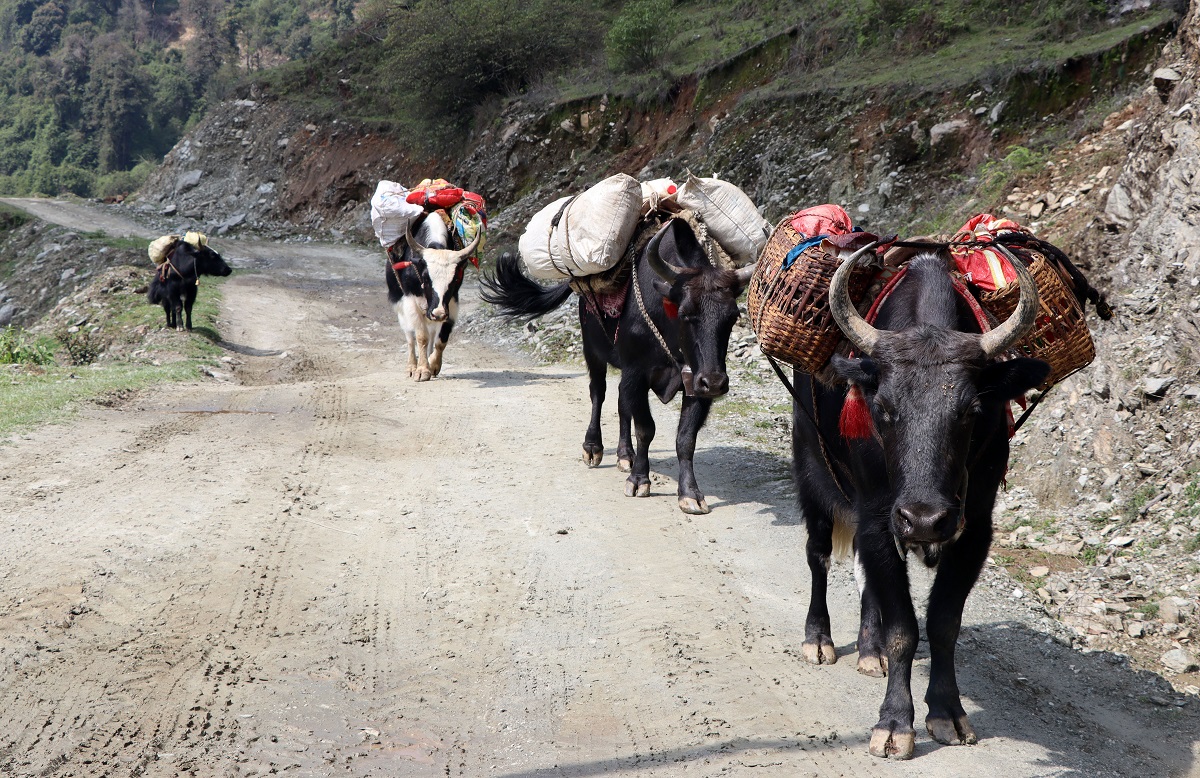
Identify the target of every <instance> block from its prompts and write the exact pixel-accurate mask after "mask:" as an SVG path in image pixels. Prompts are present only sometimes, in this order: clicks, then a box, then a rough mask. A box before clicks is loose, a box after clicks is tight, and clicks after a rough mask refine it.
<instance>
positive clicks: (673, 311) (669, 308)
mask: <svg viewBox="0 0 1200 778" xmlns="http://www.w3.org/2000/svg"><path fill="white" fill-rule="evenodd" d="M663 310H664V311H666V313H667V318H668V319H678V318H679V306H678V305H676V304H675V303H673V302H671V301H670V300H668V299H667V298H665V297H664V298H663Z"/></svg>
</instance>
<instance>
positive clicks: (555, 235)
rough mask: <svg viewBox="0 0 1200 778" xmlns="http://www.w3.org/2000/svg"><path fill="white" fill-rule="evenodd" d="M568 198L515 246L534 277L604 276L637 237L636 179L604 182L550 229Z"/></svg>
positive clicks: (533, 223)
mask: <svg viewBox="0 0 1200 778" xmlns="http://www.w3.org/2000/svg"><path fill="white" fill-rule="evenodd" d="M570 199H571V198H569V197H563V198H560V199H558V200H555V201H554V202H553V203H551V204H550V205H548V206H546V207H545V208H543V209H542V210H540V211H538V212H537V214H535V215H534V217H533V218H532V219H530V220H529V225H528V226H527V227H526V228H525V232H524V234H522V235H521V239H520V241H518V243H517V246H518V248H519V249H520V252H521V259H522V260H524V262H525V269H526V271H527V272H528V273H529V275H531V276H533V277H534V278H540V279H542V280H544V281H561V280H562V279H564V278H570V277H572V276H589V275H594V274H596V273H603V272H604V271H605V270H608V269H609V268H611V267H612V266H613V265H615V264H616V263H617V262H618V261H619V260H620V259H621V257H622V256H623V255H624V253H625V249H626V247H628V245H629V241H630V239H631V238H632V237H633V231H634V229H635V228H636V227H637V222H638V218H639V217H640V216H641V208H642V187H641V185H640V184H638V182H637V179H635V178H633V177H632V176H627V175H625V174H624V173H618V174H617V175H615V176H612V177H610V178H606V179H604V180H603V181H601V182H600V183H598V184H596V185H595V186H593V187H592V188H590V189H588V190H587V191H586V192H584V193H583V194H580V195H579V196H578V197H576V198H575V199H574V200H573V201H572V202H571V204H570V205H568V206H567V208H566V210H565V211H563V214H562V217H561V218H560V219H559V221H558V226H557V227H552V226H551V222H552V221H553V220H554V217H555V216H557V215H558V212H559V211H560V210H561V209H562V207H563V204H564V203H566V202H567V201H568V200H570Z"/></svg>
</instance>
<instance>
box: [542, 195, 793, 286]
mask: <svg viewBox="0 0 1200 778" xmlns="http://www.w3.org/2000/svg"><path fill="white" fill-rule="evenodd" d="M679 214H689V216H688V218H690V219H691V220H692V221H694V222H695V224H694V226H695V227H697V228H699V229H700V230H701V237H702V242H703V243H705V244H706V247H707V249H708V251H709V258H710V260H711V261H712V263H713V264H714V265H716V266H725V265H727V264H728V265H730V266H731V267H734V268H738V267H745V266H747V265H749V264H752V263H753V262H754V261H755V259H756V258H757V257H758V252H759V250H761V249H762V247H763V245H764V244H765V243H766V240H767V236H768V235H769V234H770V224H769V223H768V222H767V221H766V220H764V219H763V218H762V216H761V215H759V213H758V207H757V206H755V205H754V202H753V201H752V200H751V199H750V198H749V197H748V196H747V195H746V193H745V192H743V191H742V190H741V189H739V188H738V187H737V186H736V185H735V184H731V183H729V182H728V181H721V180H720V179H716V178H697V177H696V176H692V175H689V176H688V179H687V181H685V182H684V183H683V185H682V186H680V185H678V184H676V183H675V182H674V181H673V180H672V179H670V178H657V179H654V180H652V181H644V182H642V183H638V182H637V181H636V180H634V179H633V178H632V177H631V176H627V175H625V174H618V175H616V176H612V177H611V178H607V179H605V180H604V181H601V182H600V183H599V184H596V185H595V186H593V187H592V188H591V189H588V190H587V191H586V192H583V193H582V194H579V195H576V196H574V197H563V198H560V199H559V200H556V201H554V202H553V203H551V204H550V205H548V206H546V207H545V208H543V209H542V210H541V211H539V212H538V213H537V214H536V215H535V216H534V217H533V219H531V220H530V222H529V226H528V227H527V228H526V230H525V233H524V234H523V235H522V236H521V240H520V251H521V258H522V259H523V260H524V262H525V268H526V271H527V272H528V273H529V275H531V276H533V277H534V278H539V279H541V280H544V281H561V280H562V279H564V278H578V277H580V276H591V275H598V274H601V273H605V272H607V271H609V270H611V269H612V268H613V267H614V266H615V265H617V264H618V263H619V262H620V260H621V258H622V256H624V253H625V247H626V246H627V245H628V244H629V241H630V238H631V236H632V235H633V233H634V231H635V228H636V226H637V224H638V221H639V219H645V218H649V217H652V216H655V215H659V216H666V217H670V216H673V215H679ZM709 239H711V242H710V240H709ZM713 243H715V244H716V245H715V246H714V245H712V244H713Z"/></svg>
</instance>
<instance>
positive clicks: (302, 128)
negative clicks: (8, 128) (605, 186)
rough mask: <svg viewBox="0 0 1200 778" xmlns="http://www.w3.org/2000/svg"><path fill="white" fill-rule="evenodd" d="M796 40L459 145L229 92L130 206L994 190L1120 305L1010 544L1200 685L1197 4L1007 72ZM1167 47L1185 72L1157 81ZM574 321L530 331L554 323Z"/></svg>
mask: <svg viewBox="0 0 1200 778" xmlns="http://www.w3.org/2000/svg"><path fill="white" fill-rule="evenodd" d="M795 34H796V33H795V32H788V33H784V34H781V35H779V36H777V37H776V38H773V39H771V40H768V41H765V42H764V43H762V44H761V45H759V46H757V47H754V48H752V49H750V50H748V51H746V52H743V54H742V55H740V56H739V57H737V58H736V59H735V60H733V61H731V62H729V63H727V64H726V65H724V66H722V67H719V68H714V69H712V70H710V71H707V72H704V73H701V74H697V75H696V76H694V77H691V78H688V79H683V80H681V81H679V82H678V83H676V85H675V87H674V90H673V91H672V92H671V93H670V94H669V95H667V96H666V97H665V98H664V99H663V100H661V101H659V102H655V103H652V104H650V105H646V104H642V103H639V102H638V101H636V100H632V99H627V98H622V97H620V96H618V95H614V94H609V95H599V96H594V97H588V98H581V99H578V100H573V101H568V102H564V103H560V104H557V105H551V106H546V105H539V104H536V103H535V102H534V101H533V100H531V99H528V98H526V99H520V100H514V101H512V102H511V103H509V104H508V105H507V106H506V108H505V109H504V110H503V111H502V112H501V113H500V115H499V117H498V118H497V119H496V120H495V121H494V122H493V123H492V124H491V125H489V126H488V127H486V128H484V129H482V130H480V131H479V132H478V133H477V134H476V135H475V136H474V137H473V138H472V141H471V144H470V146H469V148H468V149H467V150H466V151H465V152H464V153H463V155H462V157H461V158H460V159H457V160H432V159H425V158H422V157H421V156H420V155H414V154H412V153H407V152H406V151H405V150H404V149H403V148H402V147H401V146H400V145H399V144H397V143H396V142H395V140H393V139H392V138H390V137H389V136H388V135H387V134H386V133H382V132H380V131H379V130H378V129H371V128H368V127H364V126H360V125H356V124H349V123H345V122H340V121H338V122H335V121H330V122H314V121H310V120H309V119H308V118H307V116H306V114H305V112H304V111H303V110H301V109H298V108H294V107H289V106H287V105H284V104H282V103H281V102H279V101H277V100H274V99H272V98H270V97H269V96H265V95H258V96H255V97H254V99H248V100H240V101H235V102H232V103H228V104H226V106H225V107H224V109H223V110H222V111H220V112H217V113H214V114H213V115H212V116H210V117H209V119H207V120H206V121H205V122H204V123H202V124H201V126H200V127H198V128H197V130H196V131H195V132H194V133H192V135H190V136H189V138H188V139H186V140H185V141H184V142H182V143H181V144H180V145H179V146H177V147H176V148H175V149H174V150H173V151H172V152H171V154H169V155H168V157H167V159H166V161H165V163H164V165H163V167H162V168H161V169H160V170H159V172H158V173H156V174H155V176H153V177H152V179H151V180H150V182H149V183H148V184H147V186H146V187H145V188H144V189H143V190H142V193H141V197H140V200H139V201H138V202H137V203H135V207H139V208H142V209H144V210H145V211H147V213H157V214H160V215H161V217H162V219H163V221H162V224H163V225H164V229H165V228H167V227H172V228H176V227H178V226H181V225H191V224H200V225H202V226H204V227H206V228H207V229H209V230H210V231H212V232H217V233H222V232H225V231H228V230H240V229H245V228H250V229H253V230H256V231H259V232H262V233H265V234H267V235H270V236H274V237H282V236H284V235H288V234H292V233H300V232H308V233H310V234H315V233H320V234H323V235H333V236H334V237H335V238H339V239H340V238H346V239H348V240H364V241H367V242H370V241H371V240H372V238H371V236H370V232H369V223H368V221H367V200H368V199H369V196H370V193H371V191H372V189H373V187H374V184H375V182H376V181H377V180H378V179H380V178H394V179H399V180H403V181H411V180H414V179H416V178H419V177H422V176H424V175H428V174H446V173H449V176H448V177H450V178H453V179H454V180H456V181H458V182H461V183H462V184H464V185H466V186H469V187H472V188H475V189H478V190H479V191H482V192H484V193H485V194H487V195H488V196H489V198H490V202H491V203H492V206H493V211H494V219H493V224H492V234H491V239H492V246H493V247H496V248H505V247H507V246H511V244H512V243H514V242H515V237H516V235H517V234H519V231H520V229H521V228H522V227H523V224H524V221H525V219H526V218H527V217H528V215H529V214H530V213H532V212H533V211H534V210H535V209H537V208H538V207H540V206H542V205H543V204H545V203H546V202H548V201H549V200H551V199H553V198H554V197H556V196H558V195H559V194H560V193H562V192H566V191H573V190H576V189H578V188H579V187H581V186H583V185H585V184H587V183H589V182H593V181H595V180H597V179H599V178H600V177H602V176H604V175H608V174H610V173H612V172H615V171H625V172H630V173H633V174H637V175H640V176H642V177H651V176H657V175H674V176H680V175H682V174H683V172H684V171H685V170H687V169H692V170H694V171H696V172H698V173H704V174H709V173H713V172H716V173H719V174H720V175H722V176H723V177H726V178H729V179H731V180H733V181H735V182H737V183H738V184H740V185H741V186H743V187H744V188H745V189H746V190H747V191H748V192H749V193H750V194H751V195H752V196H753V197H754V198H755V199H756V201H757V202H759V203H761V204H763V206H764V209H765V213H766V215H767V217H768V218H769V219H772V220H774V219H777V218H779V217H780V216H782V215H783V214H784V213H786V212H788V211H790V210H794V209H795V208H797V207H802V206H806V205H812V204H816V203H820V202H829V201H832V202H839V203H841V204H843V205H845V206H846V207H847V208H848V209H849V210H850V211H851V213H852V214H853V215H854V216H855V217H856V219H857V220H858V222H859V223H860V224H862V225H864V226H866V227H868V228H875V229H878V230H880V231H900V232H906V233H910V234H911V233H914V232H926V231H932V232H940V231H950V230H953V229H954V228H956V227H957V226H958V225H960V224H961V223H962V222H963V221H964V220H965V218H966V217H967V216H968V215H970V214H971V213H974V212H976V211H978V210H981V209H985V208H997V209H1000V210H1002V212H1003V213H1006V214H1008V215H1011V216H1013V217H1014V218H1017V219H1019V220H1021V221H1023V222H1025V223H1026V224H1029V225H1030V226H1031V227H1033V228H1034V229H1035V230H1036V231H1037V232H1038V233H1039V234H1040V235H1042V236H1043V237H1047V238H1049V239H1051V240H1053V241H1054V242H1056V243H1058V244H1059V245H1061V246H1062V247H1063V248H1065V249H1067V250H1068V252H1070V253H1071V254H1072V255H1073V256H1074V258H1075V259H1076V261H1077V262H1078V264H1079V265H1080V266H1081V267H1083V268H1084V269H1085V270H1087V272H1088V273H1089V274H1090V275H1091V277H1092V278H1093V280H1094V281H1095V282H1096V283H1097V285H1098V286H1100V287H1102V288H1103V289H1104V290H1105V291H1106V292H1107V293H1108V294H1109V297H1110V299H1111V300H1112V302H1113V303H1114V305H1115V307H1116V309H1117V319H1116V320H1115V321H1113V322H1111V323H1100V322H1099V321H1098V320H1096V319H1095V318H1094V317H1093V318H1092V324H1093V331H1094V333H1095V335H1096V340H1097V348H1098V357H1097V360H1096V362H1095V363H1094V364H1093V365H1092V366H1091V367H1090V368H1088V369H1087V370H1085V371H1083V372H1081V373H1080V374H1078V375H1076V376H1074V377H1072V378H1070V379H1068V380H1067V381H1065V382H1063V383H1062V384H1060V385H1059V386H1058V387H1056V388H1055V389H1054V391H1053V392H1052V393H1051V394H1050V395H1049V396H1048V397H1047V399H1046V401H1045V402H1044V403H1043V404H1042V405H1041V406H1040V408H1039V409H1038V411H1037V413H1036V414H1035V416H1034V417H1033V420H1032V421H1031V423H1030V425H1029V426H1028V427H1027V428H1026V430H1027V431H1026V432H1023V433H1022V435H1021V436H1020V437H1019V438H1018V440H1017V446H1018V447H1017V449H1016V454H1015V456H1014V465H1013V475H1012V477H1011V479H1010V480H1011V483H1012V484H1013V488H1011V489H1010V490H1009V492H1008V493H1007V494H1006V495H1005V497H1004V499H1003V501H1002V506H1001V507H1002V509H1001V510H1000V511H999V512H998V514H997V516H998V522H999V524H1000V528H1001V533H1000V536H999V538H998V544H997V545H998V548H997V550H996V554H995V556H994V559H995V561H996V562H997V563H998V564H1000V565H1003V566H1005V567H1007V568H1008V569H1009V571H1010V572H1011V573H1012V574H1013V575H1014V577H1015V578H1016V579H1017V580H1018V581H1019V582H1021V583H1022V584H1023V585H1024V586H1025V587H1027V590H1026V592H1027V593H1026V595H1024V596H1028V597H1030V599H1031V600H1033V601H1035V603H1040V604H1041V606H1038V605H1035V607H1045V608H1046V609H1047V611H1048V612H1049V613H1050V614H1051V615H1054V616H1055V617H1057V618H1059V619H1061V620H1063V621H1065V622H1066V623H1067V624H1069V625H1071V626H1072V627H1073V628H1074V630H1075V636H1076V641H1077V643H1078V644H1079V645H1083V646H1089V647H1094V648H1112V649H1116V650H1120V651H1123V652H1130V653H1133V654H1134V655H1135V656H1136V657H1137V659H1138V660H1139V662H1141V663H1142V664H1143V666H1148V667H1152V668H1154V669H1156V670H1158V671H1164V670H1165V671H1167V672H1168V674H1169V675H1170V677H1172V679H1173V680H1174V682H1175V683H1176V684H1177V686H1179V687H1180V688H1184V687H1191V688H1195V686H1196V685H1197V684H1198V683H1200V676H1198V675H1197V674H1196V673H1194V672H1190V671H1187V668H1188V667H1190V666H1191V665H1192V664H1194V662H1193V661H1192V660H1191V659H1190V658H1189V656H1190V655H1189V654H1188V652H1189V651H1190V646H1191V641H1192V635H1191V631H1192V630H1194V629H1196V628H1197V618H1198V616H1197V611H1198V610H1200V609H1197V608H1196V606H1195V603H1196V596H1197V589H1198V588H1200V583H1198V580H1197V574H1198V573H1200V554H1198V551H1200V518H1198V517H1197V514H1198V513H1200V508H1198V507H1197V505H1196V503H1197V501H1198V500H1200V481H1197V480H1196V475H1195V471H1196V470H1197V456H1198V455H1200V450H1198V449H1197V447H1196V446H1194V445H1193V441H1195V440H1196V439H1197V437H1200V414H1197V412H1196V408H1195V406H1194V402H1193V401H1194V398H1195V397H1196V396H1197V395H1198V394H1200V390H1197V389H1196V388H1195V386H1194V384H1197V383H1200V375H1198V373H1197V360H1196V358H1195V355H1194V354H1193V353H1192V347H1191V346H1190V344H1191V343H1192V342H1194V336H1195V335H1197V334H1200V329H1198V328H1197V323H1196V322H1195V321H1194V314H1195V313H1196V310H1197V308H1198V304H1197V303H1195V302H1194V301H1193V299H1192V291H1193V289H1194V286H1195V284H1197V283H1200V281H1198V280H1197V278H1198V277H1200V253H1198V251H1200V250H1197V249H1196V248H1195V246H1197V245H1200V242H1198V241H1197V240H1196V237H1197V236H1196V234H1195V230H1196V225H1195V221H1194V219H1193V218H1192V216H1191V214H1193V213H1194V212H1195V208H1196V199H1197V197H1198V196H1200V194H1198V192H1197V190H1196V189H1195V187H1194V183H1193V182H1194V171H1195V166H1196V161H1197V160H1196V154H1197V152H1196V142H1195V139H1196V136H1195V131H1196V128H1195V121H1196V119H1195V112H1194V110H1193V108H1192V105H1191V100H1192V97H1193V94H1194V88H1195V87H1194V80H1193V78H1194V77H1193V76H1192V74H1194V73H1195V72H1197V65H1198V64H1200V63H1198V62H1197V45H1196V34H1197V19H1196V11H1195V10H1193V11H1192V12H1191V13H1190V15H1189V16H1188V17H1187V18H1186V20H1185V21H1184V23H1183V25H1182V27H1181V28H1180V29H1179V31H1178V33H1177V35H1178V37H1174V36H1175V34H1176V33H1174V32H1173V20H1171V19H1170V18H1169V17H1168V16H1166V15H1163V16H1161V17H1158V20H1157V22H1156V23H1153V24H1145V23H1138V24H1136V25H1130V26H1127V27H1126V28H1115V29H1113V30H1110V31H1108V32H1107V33H1105V34H1104V35H1098V36H1093V37H1092V38H1089V39H1086V40H1083V41H1080V42H1077V43H1076V44H1075V45H1074V48H1072V49H1070V50H1067V49H1065V48H1064V49H1055V50H1050V51H1051V52H1052V53H1053V52H1054V51H1057V52H1058V56H1057V57H1056V58H1054V59H1052V60H1038V59H1036V58H1035V57H1034V56H1032V55H1030V53H1029V52H1027V51H1021V50H1017V49H1014V50H1012V51H1008V52H1004V54H1005V57H1008V58H1009V60H1008V61H1009V62H1010V64H1009V65H1008V66H1007V67H1004V68H997V67H983V66H980V65H979V63H978V61H977V59H978V58H976V59H970V58H969V57H968V56H967V55H969V54H970V52H962V51H957V52H956V51H948V52H946V53H945V54H944V55H939V56H940V57H942V59H940V60H939V59H938V57H932V58H929V61H924V60H922V61H918V62H913V63H910V64H909V65H908V66H906V67H907V68H908V69H907V70H902V71H900V72H893V73H885V72H883V70H882V68H880V67H875V66H871V63H867V64H866V65H860V67H859V68H858V69H857V70H853V71H848V70H847V68H845V67H843V68H838V67H833V68H829V69H827V70H825V71H820V72H817V73H807V74H804V75H803V77H802V78H801V77H798V76H795V77H794V72H795V71H793V70H789V68H790V67H791V66H790V65H789V64H788V59H789V52H790V50H791V49H790V46H791V40H792V36H793V35H795ZM1168 39H1169V40H1170V41H1171V42H1170V43H1169V44H1168V45H1167V47H1166V49H1165V51H1164V50H1163V49H1162V44H1163V42H1164V40H1168ZM994 45H995V46H1003V45H1004V43H1003V42H1002V41H995V42H994ZM956 57H957V58H958V59H955V58H956ZM1011 58H1017V59H1016V61H1020V62H1024V63H1025V64H1023V65H1020V66H1013V65H1012V64H1011V61H1012V59H1011ZM1001 59H1004V58H1001ZM963 62H968V63H971V64H970V65H969V66H968V65H962V63H963ZM1159 67H1173V68H1174V70H1175V72H1176V75H1177V76H1178V78H1174V77H1171V76H1170V75H1169V74H1161V73H1160V74H1159V77H1158V78H1157V79H1156V78H1155V77H1154V71H1155V70H1156V68H1159ZM781 74H782V76H781ZM1156 85H1157V86H1156ZM496 326H497V327H499V325H496ZM554 327H558V329H554ZM569 330H570V325H566V324H563V325H562V326H561V327H559V325H557V324H554V325H552V327H551V328H549V329H543V330H541V331H540V332H536V333H532V334H530V333H526V334H525V335H523V336H521V337H527V338H529V339H533V340H535V341H536V342H537V343H539V344H547V343H554V342H558V341H561V340H562V339H563V338H564V337H567V336H568V335H567V334H568V332H569ZM509 332H510V333H512V332H514V331H513V330H509ZM559 333H562V336H561V337H560V335H559ZM735 337H736V338H737V341H736V344H735V348H734V349H733V352H734V355H735V357H736V358H737V360H738V361H739V362H741V363H743V364H744V372H743V381H742V382H741V386H742V387H745V389H744V390H743V397H742V398H741V399H740V400H739V402H740V403H741V404H739V405H738V406H736V410H737V411H738V413H737V415H736V418H735V419H734V421H735V422H740V423H742V424H744V425H745V426H747V427H749V426H750V425H751V424H754V425H756V426H757V427H763V428H767V429H769V431H770V434H764V435H763V436H762V440H761V442H762V444H764V445H768V446H774V447H777V448H780V449H781V450H782V448H783V445H784V443H783V442H784V441H785V440H786V434H785V432H786V430H785V428H784V425H785V424H786V412H785V411H784V410H783V409H782V404H783V403H784V398H783V396H782V391H781V390H779V391H775V390H777V387H774V385H773V383H772V382H773V379H772V377H771V375H770V373H769V371H768V370H767V368H766V366H765V365H764V364H763V363H762V361H761V360H760V358H759V356H758V355H757V353H756V351H757V350H756V349H755V348H753V346H752V343H753V339H752V336H751V335H750V334H749V333H748V331H746V330H745V329H744V328H743V329H739V330H738V331H737V333H736V334H735ZM543 347H544V345H543ZM1147 379H1153V380H1147ZM745 398H749V401H746V400H745ZM728 407H734V406H732V405H728ZM717 423H721V418H720V415H718V419H717ZM1179 652H1184V653H1179ZM1176 671H1184V672H1176Z"/></svg>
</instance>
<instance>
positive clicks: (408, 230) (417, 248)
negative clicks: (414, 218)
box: [404, 224, 425, 254]
mask: <svg viewBox="0 0 1200 778" xmlns="http://www.w3.org/2000/svg"><path fill="white" fill-rule="evenodd" d="M404 240H405V241H407V242H408V246H409V248H411V249H412V250H413V251H414V252H415V253H417V254H422V253H424V251H425V247H424V246H422V245H421V244H420V243H417V239H416V238H414V237H413V234H412V225H411V224H409V225H408V226H406V227H405V228H404Z"/></svg>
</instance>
